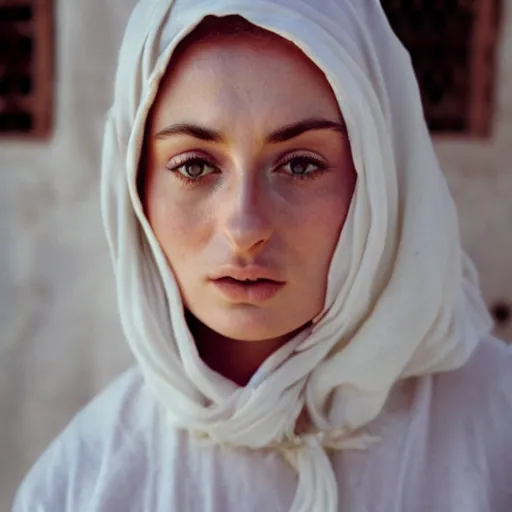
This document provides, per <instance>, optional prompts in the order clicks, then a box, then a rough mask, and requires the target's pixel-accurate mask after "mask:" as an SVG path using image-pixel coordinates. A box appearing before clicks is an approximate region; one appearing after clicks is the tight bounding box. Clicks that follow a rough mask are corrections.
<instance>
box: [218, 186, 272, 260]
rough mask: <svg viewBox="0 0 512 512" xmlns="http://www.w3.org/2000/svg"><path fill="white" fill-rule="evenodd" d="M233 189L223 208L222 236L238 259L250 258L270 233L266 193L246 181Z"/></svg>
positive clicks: (269, 209) (270, 216)
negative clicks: (224, 213) (224, 212)
mask: <svg viewBox="0 0 512 512" xmlns="http://www.w3.org/2000/svg"><path fill="white" fill-rule="evenodd" d="M234 188H236V190H232V191H231V194H230V195H229V198H226V203H225V205H224V207H225V211H226V215H225V218H224V226H223V232H224V235H225V237H226V239H227V240H228V243H229V245H230V248H231V250H232V251H233V252H234V253H235V254H236V255H237V256H240V257H253V256H255V255H256V254H257V253H258V252H260V251H261V249H263V247H264V246H265V245H266V243H267V242H268V240H269V239H270V237H271V236H272V232H273V224H272V213H271V207H270V204H269V200H268V198H267V197H266V195H267V194H268V192H265V191H264V190H263V189H264V187H263V186H261V185H258V184H257V183H253V182H249V180H247V181H246V182H244V183H241V184H240V185H239V186H237V187H234Z"/></svg>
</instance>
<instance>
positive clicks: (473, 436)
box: [13, 340, 512, 512]
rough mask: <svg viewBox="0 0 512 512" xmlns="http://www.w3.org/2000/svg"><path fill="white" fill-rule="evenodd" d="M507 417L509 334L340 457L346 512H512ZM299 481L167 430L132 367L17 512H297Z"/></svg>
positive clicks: (30, 485)
mask: <svg viewBox="0 0 512 512" xmlns="http://www.w3.org/2000/svg"><path fill="white" fill-rule="evenodd" d="M510 425H512V349H511V348H510V347H507V346H505V345H504V344H502V343H501V342H498V341H496V340H489V341H487V342H485V343H482V344H481V345H480V348H479V349H478V350H477V351H476V353H475V354H474V356H473V358H472V360H470V362H469V363H468V364H467V365H466V366H464V367H463V368H462V369H460V370H456V371H453V372H448V373H444V374H437V375H434V376H427V377H419V378H413V379H408V380H403V381H401V382H400V383H399V384H397V385H396V386H395V388H394V390H393V391H392V393H391V395H390V398H389V399H388V402H387V404H386V406H385V408H384V410H383V412H382V413H381V414H380V415H379V417H378V419H377V420H376V421H375V422H374V423H373V424H372V426H371V428H372V430H374V431H376V432H378V433H379V435H380V436H381V438H382V441H381V442H380V443H379V444H375V445H372V446H371V447H370V448H369V449H368V450H366V451H350V450H347V451H338V452H335V453H334V455H333V457H332V463H333V468H334V472H335V474H336V480H337V482H338V486H339V496H340V504H339V509H338V510H339V511H340V512H510V511H511V510H512V449H511V446H512V430H511V428H510ZM296 480H297V478H296V475H295V473H294V471H293V470H292V469H291V467H290V466H289V465H288V464H286V463H285V462H284V461H283V459H282V457H281V456H280V455H279V454H278V453H276V452H275V451H265V450H257V451H252V452H247V451H246V452H244V451H237V450H234V449H232V448H226V447H219V446H215V447H212V446H204V445H198V444H197V441H196V440H195V439H194V437H193V436H192V435H190V434H188V433H187V432H186V431H177V430H170V429H169V427H168V424H167V422H166V419H165V411H164V409H163V407H162V406H161V405H160V404H159V402H157V401H156V400H155V398H154V395H153V393H152V392H151V390H149V389H148V388H147V387H146V386H145V385H144V383H143V379H142V376H141V375H140V372H139V370H138V369H137V368H135V369H132V370H130V371H129V372H127V373H126V374H124V375H123V376H122V377H121V378H120V379H118V380H117V381H116V382H115V383H114V384H112V385H111V386H110V387H109V388H108V389H107V390H106V391H105V392H103V394H102V395H101V396H99V397H98V398H96V399H95V400H94V402H92V403H91V404H90V405H89V406H88V407H87V408H86V409H85V410H84V411H82V412H81V413H80V414H79V415H78V416H77V417H76V418H75V419H74V420H73V422H72V423H71V425H70V426H68V428H67V429H66V430H65V432H64V433H63V434H62V435H61V436H60V437H59V438H58V439H57V440H56V441H55V442H54V443H53V444H52V445H51V447H50V448H49V449H48V450H47V451H46V453H45V454H44V455H43V457H42V458H41V459H40V460H39V462H38V464H37V465H36V466H35V467H34V468H33V469H32V471H31V473H30V474H29V475H28V477H27V479H26V481H25V482H24V484H23V486H22V488H21V489H20V491H19V494H18V500H17V502H16V504H15V506H14V509H13V512H241V511H243V512H263V511H264V512H266V511H269V512H288V510H289V509H290V505H291V503H292V500H293V497H294V493H295V488H296V485H297V482H296ZM319 512H321V511H319Z"/></svg>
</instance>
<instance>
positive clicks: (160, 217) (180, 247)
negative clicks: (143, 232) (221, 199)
mask: <svg viewBox="0 0 512 512" xmlns="http://www.w3.org/2000/svg"><path fill="white" fill-rule="evenodd" d="M163 181H165V180H163ZM164 185H165V184H164ZM174 196H175V194H173V192H172V190H169V187H165V186H160V187H155V186H153V185H152V184H151V182H149V183H148V187H147V189H146V200H145V210H146V215H147V218H148V220H149V223H150V225H151V228H152V229H153V233H154V234H155V237H156V239H157V240H158V243H159V244H160V246H161V247H162V250H163V252H164V253H165V255H166V257H167V259H168V261H169V263H170V264H171V266H173V267H174V268H176V269H178V268H180V267H181V266H183V265H184V264H185V263H186V261H188V260H190V259H191V258H192V257H193V255H194V254H195V253H196V252H197V250H198V249H199V247H200V246H201V243H202V240H204V239H205V236H206V235H205V231H206V222H205V216H204V212H203V211H202V210H201V209H200V208H197V207H194V206H193V205H191V204H189V203H186V204H184V203H183V201H180V200H179V199H178V198H176V197H174Z"/></svg>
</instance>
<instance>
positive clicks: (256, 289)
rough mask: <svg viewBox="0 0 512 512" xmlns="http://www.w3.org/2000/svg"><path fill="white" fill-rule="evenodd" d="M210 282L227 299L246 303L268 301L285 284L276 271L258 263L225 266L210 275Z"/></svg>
mask: <svg viewBox="0 0 512 512" xmlns="http://www.w3.org/2000/svg"><path fill="white" fill-rule="evenodd" d="M210 282H211V283H212V284H213V286H215V288H216V289H217V291H219V292H220V293H221V295H222V296H223V297H224V298H225V299H227V300H229V301H230V302H241V303H246V304H247V303H249V304H257V303H262V302H266V301H268V300H270V299H272V298H273V297H275V296H276V295H277V294H278V293H279V292H280V291H281V289H282V288H283V287H284V285H285V282H284V281H281V280H280V279H279V277H278V276H277V273H276V272H274V271H272V270H271V269H269V268H265V267H261V266H258V265H250V266H246V267H237V266H229V267H228V266H226V267H223V268H221V269H219V270H218V271H217V272H215V273H214V274H212V275H211V276H210Z"/></svg>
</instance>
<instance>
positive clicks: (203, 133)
mask: <svg viewBox="0 0 512 512" xmlns="http://www.w3.org/2000/svg"><path fill="white" fill-rule="evenodd" d="M312 130H334V131H337V132H339V133H342V134H346V133H347V127H346V126H345V124H343V123H337V122H335V121H329V120H328V119H321V118H319V119H305V120H303V121H299V122H298V123H293V124H289V125H286V126H284V127H283V128H279V129H278V130H275V131H273V132H272V133H270V134H269V135H268V136H267V138H266V142H267V143H270V144H277V143H279V142H286V141H288V140H291V139H294V138H295V137H298V136H299V135H302V134H303V133H306V132H309V131H312ZM173 135H189V136H190V137H194V138H196V139H200V140H204V141H207V142H218V143H219V142H224V138H223V137H222V135H221V134H220V133H219V132H216V131H215V130H211V129H209V128H205V127H203V126H196V125H193V124H187V123H182V124H175V125H172V126H168V127H167V128H164V129H163V130H160V131H159V132H158V133H157V134H156V135H155V138H156V139H167V138H168V137H171V136H173Z"/></svg>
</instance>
